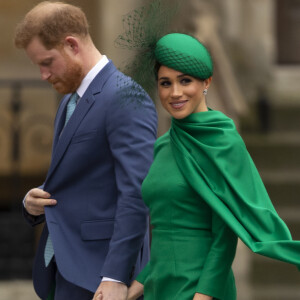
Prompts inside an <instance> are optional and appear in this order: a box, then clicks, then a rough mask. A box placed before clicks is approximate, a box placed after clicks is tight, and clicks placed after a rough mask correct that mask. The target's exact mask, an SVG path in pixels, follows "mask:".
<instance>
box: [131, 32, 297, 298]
mask: <svg viewBox="0 0 300 300" xmlns="http://www.w3.org/2000/svg"><path fill="white" fill-rule="evenodd" d="M154 53H155V58H156V61H157V64H158V73H157V78H158V91H159V98H160V100H161V103H162V105H163V107H164V108H165V109H166V110H167V111H168V113H169V114H170V115H171V117H172V125H171V128H170V130H169V131H168V132H167V133H166V134H165V135H163V136H162V137H160V138H159V139H158V140H157V142H156V144H155V157H154V162H153V165H152V166H151V168H150V171H149V173H148V175H147V177H146V179H145V180H144V182H143V186H142V192H143V198H144V201H145V202H146V204H147V206H148V207H149V209H150V215H151V223H152V226H153V230H152V245H151V259H150V261H149V263H148V265H147V266H146V267H145V269H144V270H143V271H142V272H141V273H140V274H139V276H138V278H137V279H136V280H135V281H134V282H133V284H132V286H131V287H130V289H129V293H128V299H130V300H132V299H137V298H138V297H139V296H141V295H142V294H143V293H144V297H145V298H144V299H145V300H192V299H193V300H211V299H219V300H234V299H236V290H235V282H234V277H233V273H232V269H231V265H232V262H233V259H234V256H235V251H236V245H237V237H240V238H241V239H242V240H243V242H244V243H245V244H246V245H247V246H248V247H249V248H250V249H251V250H252V251H254V252H256V253H259V254H262V255H265V256H268V257H271V258H275V259H278V260H281V261H286V262H288V263H292V264H295V265H296V266H298V267H299V265H300V242H299V241H293V240H292V238H291V235H290V232H289V230H288V228H287V227H286V225H285V224H284V222H283V221H282V220H281V219H280V218H279V216H278V215H277V213H276V211H275V209H274V207H273V205H272V203H271V201H270V199H269V197H268V194H267V192H266V190H265V188H264V185H263V183H262V181H261V179H260V176H259V174H258V172H257V170H256V168H255V166H254V164H253V162H252V160H251V158H250V156H249V154H248V152H247V150H246V147H245V145H244V143H243V141H242V139H241V137H240V136H239V134H238V133H237V131H236V128H235V126H234V123H233V121H232V120H231V119H229V118H228V117H226V116H225V115H224V114H222V113H221V112H218V111H213V110H211V109H209V108H208V107H207V105H206V101H205V95H206V94H207V90H208V88H209V86H210V83H211V80H212V74H213V63H212V59H211V57H210V55H209V53H208V51H207V49H206V48H205V47H204V46H203V45H202V44H201V43H200V42H199V41H198V40H196V39H195V38H193V37H191V36H188V35H185V34H179V33H172V34H168V35H166V36H164V37H162V38H161V39H160V40H159V41H158V42H157V44H156V47H155V52H154Z"/></svg>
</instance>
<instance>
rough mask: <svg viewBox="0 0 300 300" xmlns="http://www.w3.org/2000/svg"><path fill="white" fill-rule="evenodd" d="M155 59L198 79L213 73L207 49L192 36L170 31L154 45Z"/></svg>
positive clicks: (205, 77)
mask: <svg viewBox="0 0 300 300" xmlns="http://www.w3.org/2000/svg"><path fill="white" fill-rule="evenodd" d="M155 58H156V60H157V61H158V62H159V63H160V64H162V65H164V66H166V67H168V68H171V69H174V70H176V71H180V72H182V73H184V74H187V75H191V76H193V77H196V78H200V79H207V78H208V77H210V76H212V74H213V62H212V59H211V56H210V54H209V52H208V51H207V49H206V48H205V47H204V46H203V45H202V44H201V43H200V42H199V41H198V40H197V39H196V38H194V37H192V36H189V35H186V34H182V33H170V34H167V35H165V36H164V37H162V38H161V39H160V40H159V41H158V42H157V43H156V47H155Z"/></svg>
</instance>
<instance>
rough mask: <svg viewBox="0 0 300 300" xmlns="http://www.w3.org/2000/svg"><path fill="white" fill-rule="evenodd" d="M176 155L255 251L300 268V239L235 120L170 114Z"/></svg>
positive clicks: (201, 190)
mask: <svg viewBox="0 0 300 300" xmlns="http://www.w3.org/2000/svg"><path fill="white" fill-rule="evenodd" d="M170 138H171V143H172V149H173V151H174V156H175V159H176V162H177V164H178V167H179V169H180V170H181V172H182V174H183V176H184V177H185V178H186V180H187V182H189V184H190V185H191V187H192V188H193V189H194V190H195V191H196V192H197V193H198V194H199V196H200V197H201V198H203V199H204V200H205V201H206V202H207V204H208V205H210V207H211V208H212V209H213V210H214V211H215V212H216V213H217V214H218V215H219V216H220V217H221V218H222V219H223V220H224V221H225V222H226V223H227V224H228V226H229V227H230V228H231V229H232V230H233V231H234V232H235V233H236V234H237V235H238V236H239V237H240V239H241V240H242V241H243V242H244V243H245V244H246V245H247V246H248V247H249V248H250V249H251V250H252V251H253V252H255V253H259V254H261V255H264V256H268V257H270V258H274V259H277V260H280V261H284V262H288V263H291V264H294V265H296V266H297V267H298V269H299V267H300V241H293V240H292V237H291V234H290V232H289V229H288V228H287V226H286V224H285V223H284V221H283V220H282V219H281V218H280V217H279V216H278V214H277V212H276V210H275V209H274V207H273V205H272V202H271V200H270V198H269V196H268V194H267V191H266V189H265V187H264V184H263V182H262V180H261V178H260V175H259V173H258V171H257V169H256V167H255V165H254V163H253V161H252V159H251V157H250V155H249V153H248V151H247V149H246V147H245V144H244V142H243V140H242V138H241V137H240V135H239V134H238V132H237V130H236V128H235V125H234V123H233V121H232V120H231V119H230V118H228V117H226V116H225V115H224V114H223V113H221V112H218V111H213V110H209V111H207V112H200V113H195V114H192V115H190V116H188V117H187V118H185V119H181V120H176V119H172V127H171V130H170Z"/></svg>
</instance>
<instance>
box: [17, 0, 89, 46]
mask: <svg viewBox="0 0 300 300" xmlns="http://www.w3.org/2000/svg"><path fill="white" fill-rule="evenodd" d="M68 35H77V36H80V37H83V38H84V37H87V36H89V25H88V22H87V19H86V16H85V14H84V12H83V11H82V10H81V8H79V7H76V6H73V5H70V4H66V3H63V2H51V1H43V2H41V3H40V4H38V5H36V6H35V7H34V8H33V9H31V10H30V11H29V12H28V13H27V14H26V16H25V17H24V19H23V20H22V21H21V22H20V23H19V24H18V26H17V28H16V33H15V46H16V47H17V48H27V46H28V45H29V43H30V42H31V40H32V39H33V38H34V37H38V38H39V39H40V41H41V42H42V44H43V45H44V46H45V47H46V48H47V49H52V48H54V47H56V46H58V45H59V44H60V43H62V41H63V39H64V38H65V37H66V36H68Z"/></svg>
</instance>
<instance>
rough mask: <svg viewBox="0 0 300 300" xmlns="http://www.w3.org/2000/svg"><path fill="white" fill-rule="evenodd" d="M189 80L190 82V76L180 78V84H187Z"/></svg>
mask: <svg viewBox="0 0 300 300" xmlns="http://www.w3.org/2000/svg"><path fill="white" fill-rule="evenodd" d="M190 82H192V80H191V79H190V78H182V79H181V83H182V84H189V83H190Z"/></svg>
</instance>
